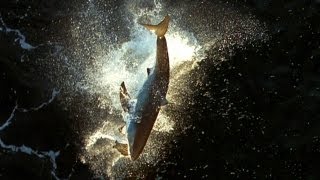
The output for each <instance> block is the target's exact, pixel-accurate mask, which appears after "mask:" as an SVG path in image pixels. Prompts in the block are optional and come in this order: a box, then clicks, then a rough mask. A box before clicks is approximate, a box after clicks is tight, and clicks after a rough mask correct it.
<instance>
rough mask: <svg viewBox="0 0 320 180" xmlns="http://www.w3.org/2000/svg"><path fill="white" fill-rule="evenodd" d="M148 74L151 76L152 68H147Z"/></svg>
mask: <svg viewBox="0 0 320 180" xmlns="http://www.w3.org/2000/svg"><path fill="white" fill-rule="evenodd" d="M147 73H148V76H149V75H150V73H151V68H147Z"/></svg>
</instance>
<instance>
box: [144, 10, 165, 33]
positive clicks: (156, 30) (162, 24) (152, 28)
mask: <svg viewBox="0 0 320 180" xmlns="http://www.w3.org/2000/svg"><path fill="white" fill-rule="evenodd" d="M169 21H170V16H169V15H166V17H165V18H164V19H163V20H162V21H161V22H160V23H159V24H157V25H151V24H141V25H142V26H144V27H146V28H147V29H149V30H150V31H154V33H155V34H156V35H157V36H158V37H163V36H164V35H165V34H166V32H167V30H168V26H169Z"/></svg>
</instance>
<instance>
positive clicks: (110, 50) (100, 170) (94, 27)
mask: <svg viewBox="0 0 320 180" xmlns="http://www.w3.org/2000/svg"><path fill="white" fill-rule="evenodd" d="M137 2H139V1H133V2H131V1H130V2H127V3H126V5H123V6H121V7H120V9H121V11H122V12H121V14H122V15H123V16H119V15H116V22H117V23H116V24H115V25H114V24H112V25H110V22H109V21H110V19H108V18H109V16H111V15H112V14H113V12H112V10H110V11H108V12H106V16H105V17H106V19H104V18H103V17H104V16H103V15H101V14H102V13H101V12H100V11H99V10H98V9H99V7H100V6H102V5H99V4H94V2H93V1H88V6H86V7H85V8H84V10H83V9H82V10H81V11H82V12H83V11H84V13H83V18H81V19H77V18H75V19H74V22H73V24H72V25H71V27H70V31H71V39H72V40H74V42H73V43H74V51H75V55H74V57H75V59H83V57H87V56H90V57H89V58H92V59H93V60H92V62H93V65H87V64H85V65H83V64H81V62H78V61H76V60H74V61H75V62H68V63H70V64H71V67H70V65H68V70H69V71H71V70H73V69H75V73H74V74H72V78H71V79H70V80H69V81H68V82H66V84H67V88H70V89H72V90H74V91H80V92H86V93H88V94H92V95H97V96H98V97H99V98H98V101H97V102H95V104H94V106H96V107H87V108H89V109H90V108H92V109H93V108H101V109H107V110H108V116H107V117H98V121H99V120H101V119H102V121H103V123H101V125H100V126H99V127H97V128H94V129H93V130H90V132H89V133H87V134H84V135H83V136H84V137H83V138H84V139H85V144H84V151H83V152H82V154H81V155H80V159H81V160H82V161H83V162H84V163H88V164H89V165H90V167H91V169H92V170H94V171H95V172H97V174H104V175H106V176H108V177H111V178H116V179H117V178H124V177H128V176H129V177H132V176H137V177H140V176H142V177H143V173H144V172H143V171H142V170H141V169H144V168H143V167H147V166H149V165H152V164H156V162H159V161H160V160H161V158H162V157H163V156H165V153H166V151H168V150H166V149H165V145H166V143H168V142H170V140H172V139H173V138H174V134H175V131H176V126H177V123H176V122H175V119H177V118H176V117H174V116H175V115H173V114H172V113H171V112H170V111H169V109H170V110H171V109H178V108H176V107H177V106H183V104H184V103H185V102H184V101H183V100H181V99H183V97H181V96H184V95H185V94H184V95H179V94H182V93H183V92H182V91H181V90H183V91H187V88H188V87H187V86H186V83H185V82H187V81H186V80H185V79H184V80H181V79H182V78H189V79H190V78H192V77H187V74H188V72H190V71H192V70H193V69H194V67H196V66H194V65H195V64H196V63H195V62H198V61H201V60H202V59H204V58H205V56H206V54H205V51H206V50H207V49H206V48H208V47H209V46H211V45H212V44H214V43H215V41H216V39H219V38H221V37H222V35H220V34H217V33H215V31H214V30H210V28H208V27H211V26H213V25H211V24H203V25H202V26H203V27H202V26H201V27H200V26H199V28H200V33H198V34H196V33H195V31H191V30H190V29H192V28H186V27H185V26H183V24H184V23H186V22H187V21H188V20H186V19H187V18H189V16H187V17H185V18H186V19H180V20H177V19H178V17H180V16H183V15H184V14H183V13H185V12H187V11H183V10H181V11H178V10H176V11H170V13H172V14H170V13H169V15H170V16H171V17H172V18H171V19H172V20H171V22H170V24H169V29H168V32H167V34H166V39H167V46H168V54H169V59H170V69H171V77H170V84H169V90H168V94H167V98H168V100H169V102H170V105H168V106H165V107H163V108H162V109H161V111H160V114H159V116H158V118H157V121H156V123H155V125H154V128H153V131H152V132H151V135H150V137H149V139H148V142H147V144H146V147H145V149H144V151H143V152H142V154H141V156H140V157H139V159H138V160H137V161H135V162H132V161H130V160H129V159H128V158H126V157H123V156H122V155H121V154H120V153H119V152H118V151H117V150H116V149H114V148H113V146H114V145H115V143H114V142H115V141H119V142H122V143H125V142H126V137H125V136H124V134H122V133H121V132H119V128H120V127H121V126H123V125H124V121H123V120H122V117H121V113H122V108H121V105H120V100H119V88H120V84H121V82H123V81H124V82H125V84H126V87H127V89H128V91H129V93H130V95H131V96H132V97H135V96H136V95H137V93H138V91H139V88H140V87H141V86H142V84H143V83H144V81H145V80H146V79H147V68H150V67H153V65H154V63H155V57H156V36H155V35H154V34H153V33H152V32H149V31H148V30H146V29H145V28H144V27H143V26H141V25H139V22H143V23H151V24H157V23H158V22H160V21H161V20H162V18H163V17H164V16H165V15H166V14H167V13H168V12H166V11H167V10H168V9H166V7H163V5H162V4H161V3H159V2H154V3H151V4H152V6H151V7H147V8H137V7H136V6H134V5H135V3H137ZM141 2H142V1H141ZM143 2H144V1H143ZM188 6H189V4H188ZM190 7H191V5H190ZM212 7H213V6H212ZM214 7H216V6H214ZM179 13H180V14H179ZM230 14H231V13H229V12H228V13H226V15H224V16H223V17H224V18H225V19H227V18H229V19H232V18H233V17H229V16H231V15H230ZM236 15H237V14H236ZM190 17H191V16H190ZM200 18H204V17H201V16H200ZM237 18H238V19H240V18H241V16H238V15H237ZM237 18H235V19H237ZM218 19H223V18H218ZM244 19H245V18H242V21H238V22H239V23H238V24H236V25H237V26H239V27H240V28H242V29H240V30H239V31H235V32H236V33H239V32H240V31H244V32H243V34H250V35H251V34H252V35H254V34H256V33H257V32H259V31H260V29H259V28H257V27H258V26H259V23H256V22H255V21H253V20H252V21H251V20H250V19H249V18H247V19H248V20H247V21H246V20H244ZM191 20H192V19H191ZM118 21H119V23H118ZM120 21H121V22H122V23H120ZM199 21H200V20H199ZM123 22H124V23H123ZM211 22H214V21H211ZM229 22H231V23H232V21H226V22H225V24H223V23H221V24H220V25H224V26H225V27H224V28H225V29H226V30H228V32H229V31H230V32H231V31H232V30H233V29H232V26H233V25H232V24H228V23H229ZM241 23H242V24H241ZM248 24H249V25H248ZM117 26H121V27H122V26H125V28H124V29H125V30H127V31H121V32H117V31H116V30H117ZM207 26H208V27H207ZM79 27H81V28H79ZM103 27H107V28H113V29H114V30H115V32H111V33H105V29H104V28H103ZM246 27H248V28H247V29H248V30H246V29H245V28H246ZM119 28H120V27H119ZM120 29H121V28H120ZM193 29H196V28H193ZM206 29H208V32H203V31H204V30H206ZM230 29H231V30H230ZM243 29H244V30H243ZM246 31H248V32H249V33H248V32H246ZM90 32H91V34H90ZM220 36H221V37H220ZM199 37H201V38H202V42H200V41H198V39H197V38H199ZM206 37H210V38H206ZM236 37H237V38H238V37H239V38H238V39H236V40H237V41H239V42H240V43H241V42H242V41H244V40H243V39H246V38H247V37H246V36H243V37H240V36H236ZM203 39H207V41H206V42H203ZM228 40H229V39H228ZM82 41H84V42H82ZM226 42H227V41H226ZM227 43H230V42H227ZM231 43H237V42H231ZM83 44H84V45H83ZM82 46H84V48H83V47H82ZM81 48H83V49H81ZM209 48H210V47H209ZM87 50H88V51H90V52H91V53H87V54H90V55H87V54H86V51H87ZM67 60H69V61H72V58H70V59H66V61H67ZM77 68H78V69H84V71H81V72H83V73H82V74H81V73H79V71H77ZM78 77H81V78H80V80H79V79H77V78H78ZM75 82H77V83H75ZM74 84H76V86H74ZM70 91H71V90H70ZM72 93H73V92H72ZM186 94H188V93H186ZM86 101H92V99H88V100H86ZM105 107H107V108H105ZM84 108H86V107H84ZM86 111H88V112H91V110H86ZM171 111H172V110H171ZM88 114H90V113H88ZM88 116H89V117H90V118H91V119H89V120H88V121H90V122H94V121H96V120H97V118H96V117H95V116H94V115H88ZM179 116H183V115H179ZM99 118H100V119H99ZM188 127H189V125H188Z"/></svg>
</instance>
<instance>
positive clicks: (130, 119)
mask: <svg viewBox="0 0 320 180" xmlns="http://www.w3.org/2000/svg"><path fill="white" fill-rule="evenodd" d="M169 20H170V17H169V16H168V15H167V16H166V17H165V18H164V20H163V21H161V22H160V23H159V24H158V25H149V24H142V25H143V26H144V27H146V28H147V29H149V30H151V31H154V32H155V34H156V35H157V55H156V63H155V66H154V68H148V69H147V73H148V78H147V80H146V81H145V82H144V84H143V86H142V88H141V89H140V91H139V93H138V96H137V98H136V99H131V97H130V95H129V93H128V91H127V88H126V86H125V84H124V82H122V83H121V87H120V101H121V105H122V108H123V110H124V111H125V112H126V113H128V114H127V119H126V128H127V129H126V134H127V139H128V145H127V147H128V154H129V155H130V157H131V159H132V160H136V159H137V158H138V157H139V155H140V154H141V152H142V151H143V149H144V147H145V145H146V143H147V140H148V138H149V135H150V132H151V130H152V128H153V125H154V123H155V121H156V119H157V116H158V114H159V111H160V108H161V106H163V105H165V104H167V100H166V94H167V91H168V86H169V76H170V66H169V56H168V49H167V41H166V38H165V36H164V35H165V33H166V32H167V29H168V25H169ZM122 152H123V148H122ZM123 154H125V153H123Z"/></svg>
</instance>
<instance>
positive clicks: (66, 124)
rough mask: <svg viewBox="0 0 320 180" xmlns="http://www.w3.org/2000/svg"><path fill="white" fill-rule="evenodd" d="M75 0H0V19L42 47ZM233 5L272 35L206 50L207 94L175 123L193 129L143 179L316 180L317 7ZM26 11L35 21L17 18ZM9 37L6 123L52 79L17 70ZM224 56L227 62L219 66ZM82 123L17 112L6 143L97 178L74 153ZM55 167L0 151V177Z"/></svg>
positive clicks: (197, 91)
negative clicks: (48, 154) (48, 155)
mask: <svg viewBox="0 0 320 180" xmlns="http://www.w3.org/2000/svg"><path fill="white" fill-rule="evenodd" d="M222 2H224V1H222ZM72 3H73V2H72V1H63V2H62V1H8V2H5V1H1V2H0V13H1V14H0V15H1V17H2V19H3V21H4V22H5V23H6V25H7V26H8V27H12V28H15V29H18V28H19V27H25V28H20V30H21V31H22V32H23V34H27V35H28V42H33V44H41V43H42V42H44V41H50V39H51V38H53V37H54V38H60V39H61V40H63V39H64V38H66V35H64V34H59V36H57V35H56V34H55V33H57V31H52V29H54V28H55V27H57V26H59V25H63V24H64V22H66V21H67V20H65V19H64V18H66V17H65V16H63V15H59V14H67V13H68V12H72V8H74V7H73V6H72ZM224 3H225V2H224ZM230 6H234V7H237V6H239V7H245V8H246V9H248V10H250V12H251V13H253V14H254V15H255V16H256V18H258V19H259V20H260V21H263V22H266V24H267V31H268V34H269V38H268V40H267V41H263V42H262V41H257V42H252V43H250V44H246V45H245V46H244V47H243V46H241V47H239V46H237V45H230V46H228V47H223V48H221V47H219V45H217V46H215V47H212V49H210V50H209V51H208V52H207V54H208V56H207V59H206V60H205V61H202V62H200V64H199V68H198V70H197V71H192V72H191V73H192V75H193V77H196V78H198V79H199V80H200V81H201V82H204V83H207V87H206V89H205V90H204V89H203V88H199V87H198V85H197V83H193V84H191V85H190V87H189V88H190V89H191V90H192V91H193V93H192V94H191V96H188V97H185V98H186V101H188V100H190V101H192V102H194V103H192V104H186V106H185V108H184V112H185V114H184V116H183V117H182V118H180V119H179V120H183V121H185V122H192V124H193V125H194V127H195V128H191V129H188V130H187V131H186V132H185V133H182V134H180V135H179V136H177V138H176V139H175V140H174V141H172V142H170V143H169V146H170V147H171V148H170V152H169V153H168V154H167V155H166V157H165V158H164V160H162V161H160V162H158V163H157V164H155V165H154V166H153V167H151V168H150V169H147V170H146V171H145V173H146V174H145V176H144V178H150V179H154V178H155V177H158V176H161V177H163V178H164V179H168V178H172V179H182V178H187V179H200V178H203V179H230V178H250V179H252V178H256V179H318V178H320V172H319V170H318V168H317V167H318V166H319V160H320V157H319V155H320V136H319V135H320V114H319V113H318V111H319V110H320V25H319V24H320V1H318V0H292V1H285V0H274V1H272V0H247V1H245V0H244V1H236V2H232V4H231V3H230ZM59 12H61V13H59ZM24 13H29V14H31V17H32V18H26V19H21V18H19V17H21V15H23V14H24ZM39 29H41V30H39ZM12 39H13V37H12V36H10V35H6V34H5V33H4V32H0V124H1V125H2V124H3V123H4V122H5V121H6V119H8V118H9V116H10V114H11V112H12V109H13V108H14V107H15V104H16V102H17V104H18V105H19V107H23V108H28V107H33V106H34V104H41V102H43V101H46V100H48V99H50V97H51V89H50V88H52V87H53V85H52V83H51V82H52V80H51V79H50V78H45V77H44V76H40V74H41V73H38V71H39V68H42V69H43V67H41V66H38V65H35V64H33V62H32V61H28V62H27V63H20V56H21V55H22V54H23V53H24V51H25V50H22V49H21V48H19V45H18V44H17V43H14V42H13V40H12ZM55 40H57V39H55ZM215 52H219V53H215ZM229 52H232V53H229ZM38 53H41V52H38ZM212 54H215V55H212ZM37 55H38V54H34V55H32V54H31V55H30V56H29V57H33V56H37ZM221 57H224V58H226V61H224V62H222V63H220V64H218V65H216V64H214V63H213V62H214V59H215V58H216V59H219V58H221ZM212 67H214V68H212ZM197 72H202V73H200V74H199V73H197ZM48 89H49V90H48ZM206 92H210V97H206V96H204V94H205V93H206ZM230 104H231V105H230ZM88 106H90V104H88ZM76 121H77V119H76V118H74V116H73V115H70V112H69V111H68V110H65V109H63V108H61V107H60V105H59V103H58V102H57V100H53V102H52V103H50V104H49V105H47V106H46V107H44V108H42V109H40V110H38V111H31V112H28V113H24V112H22V111H17V112H16V114H15V118H14V119H13V121H12V124H10V126H9V127H8V128H6V129H5V130H3V131H0V138H1V140H2V141H4V142H8V144H15V145H17V146H21V145H23V144H25V145H27V146H30V147H32V148H33V149H37V150H39V151H49V150H52V151H58V150H59V151H60V155H59V156H58V158H57V159H56V163H57V169H56V174H57V176H58V177H62V178H70V179H94V178H97V175H96V174H94V172H93V171H91V170H90V168H89V166H88V165H87V164H85V163H82V162H81V161H79V158H78V156H77V154H78V153H79V151H80V149H81V146H82V141H81V138H79V134H81V132H79V129H81V128H78V126H79V124H82V123H85V122H83V121H84V120H83V121H81V122H76ZM51 170H52V163H51V162H50V159H49V158H38V157H36V156H33V155H27V154H25V153H21V152H17V153H13V152H11V151H8V150H7V149H3V148H0V179H21V178H23V179H27V178H28V179H29V178H30V179H54V177H53V176H52V175H51ZM132 177H134V174H133V175H132Z"/></svg>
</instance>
